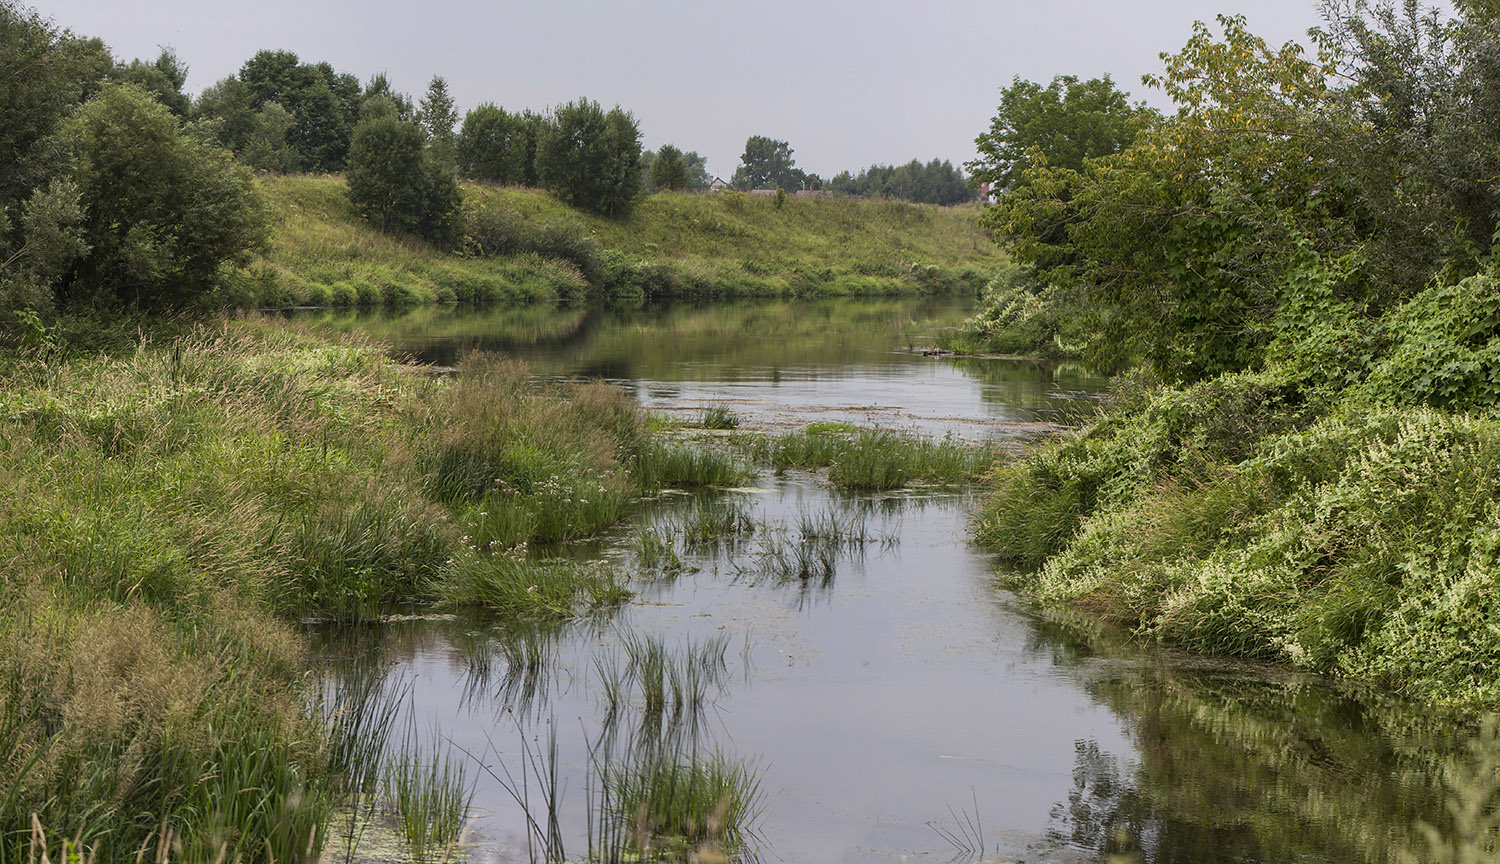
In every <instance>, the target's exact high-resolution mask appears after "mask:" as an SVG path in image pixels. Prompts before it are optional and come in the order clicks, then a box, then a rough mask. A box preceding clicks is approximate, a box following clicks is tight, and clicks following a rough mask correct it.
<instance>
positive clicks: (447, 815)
mask: <svg viewBox="0 0 1500 864" xmlns="http://www.w3.org/2000/svg"><path fill="white" fill-rule="evenodd" d="M429 737H430V738H432V739H433V740H434V741H435V740H438V739H441V738H442V735H441V734H437V733H435V734H434V735H432V736H429ZM429 748H430V749H429ZM467 759H468V756H467V755H464V756H463V757H462V758H458V757H455V755H454V753H453V751H452V750H445V751H444V752H443V754H442V755H441V756H440V755H439V754H438V752H437V746H436V744H431V745H424V744H423V743H422V740H421V739H420V738H419V737H418V736H417V734H416V729H415V726H414V725H412V724H408V726H407V730H406V735H405V738H404V739H403V740H402V742H401V745H400V750H399V753H398V754H397V755H396V756H395V757H394V758H391V759H389V760H387V762H386V765H385V770H384V777H383V778H382V780H383V785H384V788H385V795H386V799H387V801H388V802H389V805H388V806H390V808H391V809H392V810H393V811H394V816H395V820H396V826H397V829H398V831H399V832H400V834H401V836H402V837H403V838H404V839H405V840H406V843H407V846H408V847H409V848H410V849H411V853H412V857H413V858H415V859H416V860H417V861H427V860H429V859H430V858H431V857H432V854H433V853H434V852H436V851H439V850H442V851H444V853H445V854H444V855H443V858H444V859H445V860H446V859H448V858H449V857H451V853H452V850H453V847H454V845H455V844H457V843H458V842H459V839H460V837H461V836H462V834H463V831H464V828H465V826H466V824H467V822H468V816H469V805H470V802H471V801H472V800H473V796H474V785H473V783H472V782H471V781H470V778H469V776H468V768H467V761H466V760H467Z"/></svg>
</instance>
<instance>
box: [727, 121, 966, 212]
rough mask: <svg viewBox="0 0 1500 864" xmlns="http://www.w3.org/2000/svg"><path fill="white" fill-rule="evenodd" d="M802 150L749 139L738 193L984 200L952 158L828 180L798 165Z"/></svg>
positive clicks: (928, 201)
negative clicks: (796, 154)
mask: <svg viewBox="0 0 1500 864" xmlns="http://www.w3.org/2000/svg"><path fill="white" fill-rule="evenodd" d="M794 152H796V151H794V150H793V149H792V147H791V145H790V144H789V143H787V142H786V141H780V140H777V139H774V138H768V137H766V136H764V135H751V136H750V137H749V138H748V139H747V140H746V141H745V152H744V155H742V156H740V165H739V167H738V168H737V169H736V170H735V172H734V179H733V180H732V181H731V182H730V185H731V186H732V187H733V188H735V189H741V190H751V189H780V190H782V191H785V192H797V191H801V190H804V189H812V190H826V191H829V192H835V193H837V194H840V195H854V196H859V197H863V198H896V199H900V200H903V201H912V202H915V203H918V204H942V205H950V204H962V203H963V202H965V201H972V200H974V199H975V198H976V197H978V193H977V192H975V190H974V188H973V187H972V185H971V184H970V182H969V180H968V179H967V178H965V177H964V174H963V171H961V170H960V169H958V168H955V167H953V164H952V163H950V162H948V161H947V160H941V161H940V160H937V159H934V160H932V161H931V162H927V163H923V162H921V161H920V160H917V159H913V160H912V161H911V162H909V163H907V164H905V165H900V166H895V165H871V166H870V167H868V168H865V169H864V170H862V171H860V172H859V174H857V175H855V174H851V173H850V172H848V171H841V172H839V173H838V174H836V175H834V177H833V179H832V180H828V181H825V180H824V179H823V178H822V177H819V176H818V175H817V174H810V173H808V172H806V171H803V170H802V169H801V168H798V167H797V162H796V160H795V159H793V158H792V154H793V153H794Z"/></svg>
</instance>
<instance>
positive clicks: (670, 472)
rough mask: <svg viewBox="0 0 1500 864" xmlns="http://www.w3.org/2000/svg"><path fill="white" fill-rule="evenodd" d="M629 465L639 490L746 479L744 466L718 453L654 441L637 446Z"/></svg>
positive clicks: (736, 482)
mask: <svg viewBox="0 0 1500 864" xmlns="http://www.w3.org/2000/svg"><path fill="white" fill-rule="evenodd" d="M632 464H633V466H634V471H635V479H636V483H637V485H638V486H639V488H640V489H641V490H643V491H655V490H657V489H663V488H693V487H701V486H737V485H739V484H741V483H744V482H745V481H746V480H748V479H749V478H750V469H749V468H748V467H747V466H746V465H744V464H743V463H741V462H739V461H737V460H735V459H733V458H732V457H730V456H729V455H728V454H726V453H724V452H723V451H721V450H712V449H709V448H707V447H699V446H694V445H692V444H682V443H672V442H667V441H661V440H657V439H647V440H645V441H642V442H641V443H640V444H639V445H637V447H636V448H635V451H634V453H633V460H632Z"/></svg>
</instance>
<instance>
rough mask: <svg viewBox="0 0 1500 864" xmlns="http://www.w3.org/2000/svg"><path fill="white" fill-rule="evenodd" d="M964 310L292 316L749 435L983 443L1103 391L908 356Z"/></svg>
mask: <svg viewBox="0 0 1500 864" xmlns="http://www.w3.org/2000/svg"><path fill="white" fill-rule="evenodd" d="M972 306H973V300H972V299H969V298H955V297H925V298H878V299H836V300H815V301H745V302H736V303H723V304H715V305H713V306H692V305H681V304H678V305H663V306H644V307H627V308H619V307H615V308H610V307H579V306H559V305H536V306H526V307H519V308H517V307H486V308H479V309H471V308H461V307H423V308H419V309H414V310H410V311H406V312H399V313H395V312H384V311H376V312H350V311H328V312H317V313H299V314H304V315H308V316H309V317H313V318H315V319H316V320H319V321H322V322H323V323H324V324H325V325H326V326H328V327H330V328H333V329H337V330H351V331H359V332H363V333H367V334H370V335H372V336H374V337H376V338H378V339H380V340H382V341H385V342H387V343H389V344H391V345H392V346H393V347H394V348H395V350H396V351H398V352H399V353H403V354H409V355H412V356H414V357H417V358H419V359H421V360H423V361H425V362H429V363H437V364H444V365H451V364H452V363H454V362H456V361H457V359H458V358H459V357H460V356H462V354H463V353H464V352H466V351H469V350H472V349H484V350H489V351H498V352H502V353H506V354H510V355H513V356H516V357H520V358H523V359H525V360H526V361H527V362H528V363H530V364H532V366H533V367H534V368H535V369H537V370H538V371H539V372H541V373H542V374H548V375H566V376H583V377H597V378H604V379H608V380H611V381H615V382H617V383H619V384H621V386H624V387H625V388H626V389H627V390H629V391H630V392H631V393H632V394H633V395H634V396H635V397H636V398H638V399H639V400H640V401H641V402H642V404H643V405H645V407H647V408H648V409H650V410H653V411H661V412H670V413H677V414H679V415H681V416H682V417H683V418H684V419H688V418H689V417H691V416H692V415H694V414H696V413H697V412H699V411H701V410H702V409H703V408H704V407H706V406H708V405H713V404H722V405H726V406H728V407H729V408H731V409H733V410H734V411H735V412H736V413H737V414H739V415H740V416H741V417H742V418H743V419H745V420H746V422H748V423H751V424H753V425H757V426H770V427H777V428H785V427H795V426H802V425H806V424H807V423H808V422H812V421H817V420H828V421H841V422H856V423H866V424H870V423H873V424H877V425H884V426H891V427H901V428H915V429H918V430H920V431H923V432H927V433H931V434H939V435H940V434H945V433H948V432H953V433H956V434H961V435H964V436H966V437H970V438H984V437H1030V436H1034V435H1036V434H1040V433H1042V432H1045V431H1047V430H1050V429H1052V428H1053V426H1052V425H1051V424H1059V423H1060V424H1066V425H1072V424H1077V423H1079V422H1082V421H1084V420H1086V419H1087V418H1088V417H1089V416H1091V415H1092V414H1093V412H1094V410H1095V409H1096V407H1097V401H1098V400H1097V397H1098V395H1099V394H1100V393H1101V392H1103V390H1104V388H1105V386H1106V384H1107V381H1106V379H1105V378H1103V377H1102V376H1098V375H1093V374H1090V373H1089V372H1087V371H1086V370H1084V369H1082V368H1081V367H1078V366H1076V365H1065V366H1045V365H1040V364H1036V363H1031V362H1028V361H1023V360H1004V359H979V358H951V357H935V356H925V355H924V354H923V353H922V352H921V351H920V350H916V349H920V348H921V347H922V346H923V345H928V344H931V342H932V341H933V338H934V334H935V333H936V332H937V331H938V330H940V329H943V328H947V327H953V326H956V325H957V324H958V323H959V322H961V321H962V320H963V319H964V318H965V317H966V316H967V315H968V314H970V312H971V311H972Z"/></svg>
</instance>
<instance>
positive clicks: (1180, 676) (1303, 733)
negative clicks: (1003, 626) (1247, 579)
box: [1035, 615, 1469, 864]
mask: <svg viewBox="0 0 1500 864" xmlns="http://www.w3.org/2000/svg"><path fill="white" fill-rule="evenodd" d="M1038 624H1039V626H1038V631H1037V632H1038V641H1037V643H1036V646H1035V647H1037V648H1039V649H1041V650H1044V651H1051V650H1053V649H1054V648H1055V647H1061V648H1062V656H1065V657H1067V658H1068V660H1067V661H1064V662H1082V663H1083V664H1084V665H1085V667H1087V666H1093V667H1095V668H1096V669H1101V670H1110V669H1111V668H1112V667H1113V671H1109V672H1105V673H1104V674H1099V675H1097V676H1096V677H1093V678H1091V679H1087V680H1086V681H1085V687H1086V689H1087V690H1088V692H1089V693H1090V694H1092V695H1093V697H1094V698H1095V699H1097V700H1098V701H1099V703H1100V704H1103V705H1106V706H1108V707H1109V709H1110V710H1111V711H1113V712H1115V713H1116V714H1117V715H1118V716H1120V717H1121V718H1122V719H1123V720H1126V721H1127V722H1128V724H1129V728H1130V730H1131V739H1132V743H1133V745H1134V748H1133V749H1134V751H1135V752H1134V754H1133V758H1129V759H1126V758H1121V756H1120V755H1118V754H1112V753H1109V752H1106V751H1103V750H1101V749H1100V748H1099V747H1098V746H1097V745H1096V744H1094V743H1093V742H1088V741H1079V742H1078V743H1077V749H1076V753H1075V766H1074V778H1073V788H1072V789H1071V790H1070V791H1069V793H1068V795H1067V797H1066V798H1065V799H1064V800H1062V801H1060V802H1059V803H1058V805H1057V807H1056V809H1055V811H1054V817H1053V825H1052V827H1051V829H1050V832H1051V834H1052V836H1053V838H1054V839H1055V840H1056V841H1058V842H1059V843H1060V844H1065V845H1067V846H1071V847H1073V848H1075V849H1079V850H1085V851H1088V852H1091V853H1094V854H1097V855H1098V856H1100V857H1101V858H1102V859H1106V860H1118V861H1143V862H1152V864H1177V862H1183V864H1187V862H1199V861H1208V860H1244V861H1267V862H1272V861H1309V862H1352V861H1358V862H1377V864H1378V862H1397V861H1408V860H1421V857H1422V856H1420V855H1418V854H1416V853H1417V850H1418V849H1419V848H1420V846H1419V845H1418V838H1417V836H1416V833H1415V831H1414V825H1415V823H1416V822H1417V821H1418V820H1424V821H1427V822H1436V823H1438V824H1442V823H1443V822H1444V821H1445V818H1444V807H1443V789H1442V777H1443V766H1444V763H1445V761H1446V760H1447V758H1448V757H1449V756H1450V755H1451V754H1452V753H1454V752H1456V749H1457V747H1458V744H1457V742H1458V741H1460V740H1462V739H1463V738H1464V737H1465V736H1466V734H1467V732H1468V731H1469V730H1468V724H1467V723H1466V722H1465V721H1464V719H1463V718H1460V717H1458V716H1456V715H1451V714H1444V713H1441V712H1433V711H1427V710H1423V709H1422V708H1420V707H1418V706H1413V705H1410V704H1405V703H1402V702H1399V701H1397V700H1394V699H1390V698H1385V697H1381V696H1379V695H1378V694H1374V693H1367V692H1360V691H1359V689H1358V688H1356V687H1354V686H1352V685H1341V684H1337V683H1334V682H1329V681H1326V680H1322V679H1315V678H1310V677H1303V676H1297V675H1293V674H1291V673H1287V672H1285V671H1282V670H1275V669H1268V668H1260V667H1255V666H1246V665H1241V664H1220V663H1214V662H1212V661H1205V660H1203V659H1202V658H1188V657H1177V656H1172V655H1158V656H1149V655H1143V654H1142V652H1141V651H1140V649H1139V648H1138V647H1134V646H1132V645H1131V644H1130V643H1129V642H1128V641H1127V640H1126V639H1125V638H1124V636H1123V635H1122V634H1119V633H1117V632H1113V631H1111V630H1110V629H1109V628H1107V627H1104V626H1102V625H1099V624H1098V623H1097V622H1091V621H1087V620H1086V619H1082V618H1079V617H1075V616H1071V615H1049V616H1047V617H1046V618H1043V619H1041V620H1039V622H1038ZM1122 660H1126V661H1128V662H1129V666H1128V668H1127V669H1126V670H1124V671H1121V670H1120V669H1119V668H1118V667H1117V666H1115V664H1118V663H1120V661H1122Z"/></svg>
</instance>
